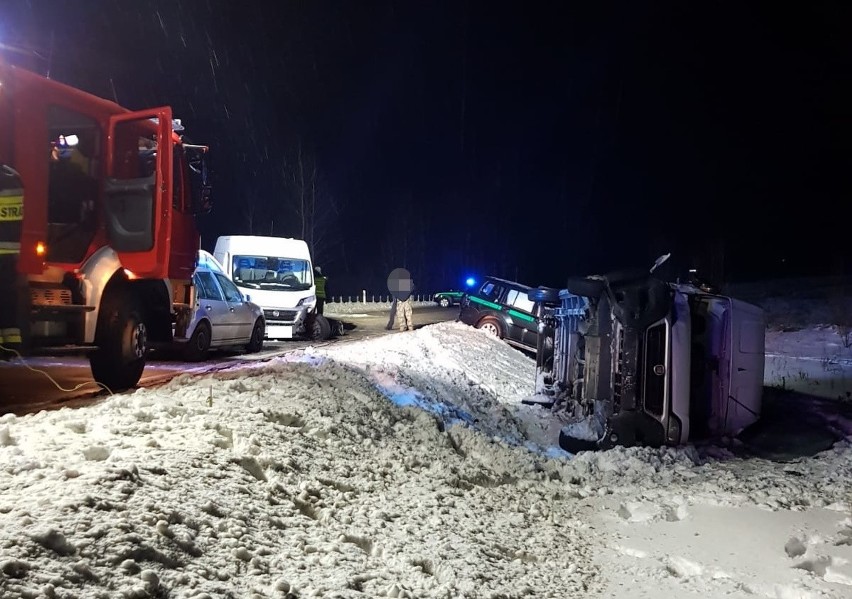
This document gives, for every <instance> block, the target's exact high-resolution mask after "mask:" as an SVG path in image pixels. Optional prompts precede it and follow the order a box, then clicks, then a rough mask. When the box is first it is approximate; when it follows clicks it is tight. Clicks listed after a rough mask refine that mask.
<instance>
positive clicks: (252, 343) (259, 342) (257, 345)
mask: <svg viewBox="0 0 852 599" xmlns="http://www.w3.org/2000/svg"><path fill="white" fill-rule="evenodd" d="M265 335H266V325H265V324H264V323H263V319H262V318H258V319H257V320H256V321H255V323H254V328H253V329H252V330H251V339H249V342H248V345H246V351H247V352H248V353H250V354H256V353H257V352H259V351H260V350H262V349H263V338H264V336H265Z"/></svg>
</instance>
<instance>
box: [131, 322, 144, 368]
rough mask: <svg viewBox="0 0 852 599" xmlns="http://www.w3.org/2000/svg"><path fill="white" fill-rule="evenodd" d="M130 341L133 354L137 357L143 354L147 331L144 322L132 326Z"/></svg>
mask: <svg viewBox="0 0 852 599" xmlns="http://www.w3.org/2000/svg"><path fill="white" fill-rule="evenodd" d="M130 343H131V347H133V355H134V356H135V357H136V358H137V359H139V358H142V357H144V356H145V348H146V346H147V345H148V331H147V330H146V329H145V323H144V322H140V323H138V324H137V325H136V326H135V327H134V329H133V337H132V338H131V340H130Z"/></svg>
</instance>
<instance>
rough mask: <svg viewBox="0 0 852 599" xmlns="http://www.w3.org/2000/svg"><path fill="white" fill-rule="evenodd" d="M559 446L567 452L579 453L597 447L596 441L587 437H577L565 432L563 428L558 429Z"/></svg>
mask: <svg viewBox="0 0 852 599" xmlns="http://www.w3.org/2000/svg"><path fill="white" fill-rule="evenodd" d="M559 447H561V448H562V450H563V451H567V452H568V453H580V452H581V451H597V450H598V449H599V447H598V442H597V441H589V440H588V439H578V438H577V437H572V436H571V435H568V434H566V433H565V431H564V430H561V431H559Z"/></svg>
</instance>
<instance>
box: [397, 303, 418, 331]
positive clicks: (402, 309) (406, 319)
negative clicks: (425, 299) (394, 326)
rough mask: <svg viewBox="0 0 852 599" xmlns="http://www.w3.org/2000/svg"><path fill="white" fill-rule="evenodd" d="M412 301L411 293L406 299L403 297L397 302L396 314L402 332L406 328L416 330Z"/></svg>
mask: <svg viewBox="0 0 852 599" xmlns="http://www.w3.org/2000/svg"><path fill="white" fill-rule="evenodd" d="M412 301H413V300H412V299H411V296H410V295H409V296H408V297H407V298H406V299H404V300H402V299H401V300H399V301H398V302H397V306H396V316H397V319H398V322H399V330H400V332H402V331H405V330H409V331H413V330H414V319H413V310H412V307H411V304H412Z"/></svg>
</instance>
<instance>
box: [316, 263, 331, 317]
mask: <svg viewBox="0 0 852 599" xmlns="http://www.w3.org/2000/svg"><path fill="white" fill-rule="evenodd" d="M314 283H315V284H316V287H317V314H322V312H323V309H324V308H325V298H326V293H327V286H328V278H327V277H326V276H325V275H323V274H322V269H321V268H320V267H319V266H314Z"/></svg>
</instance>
